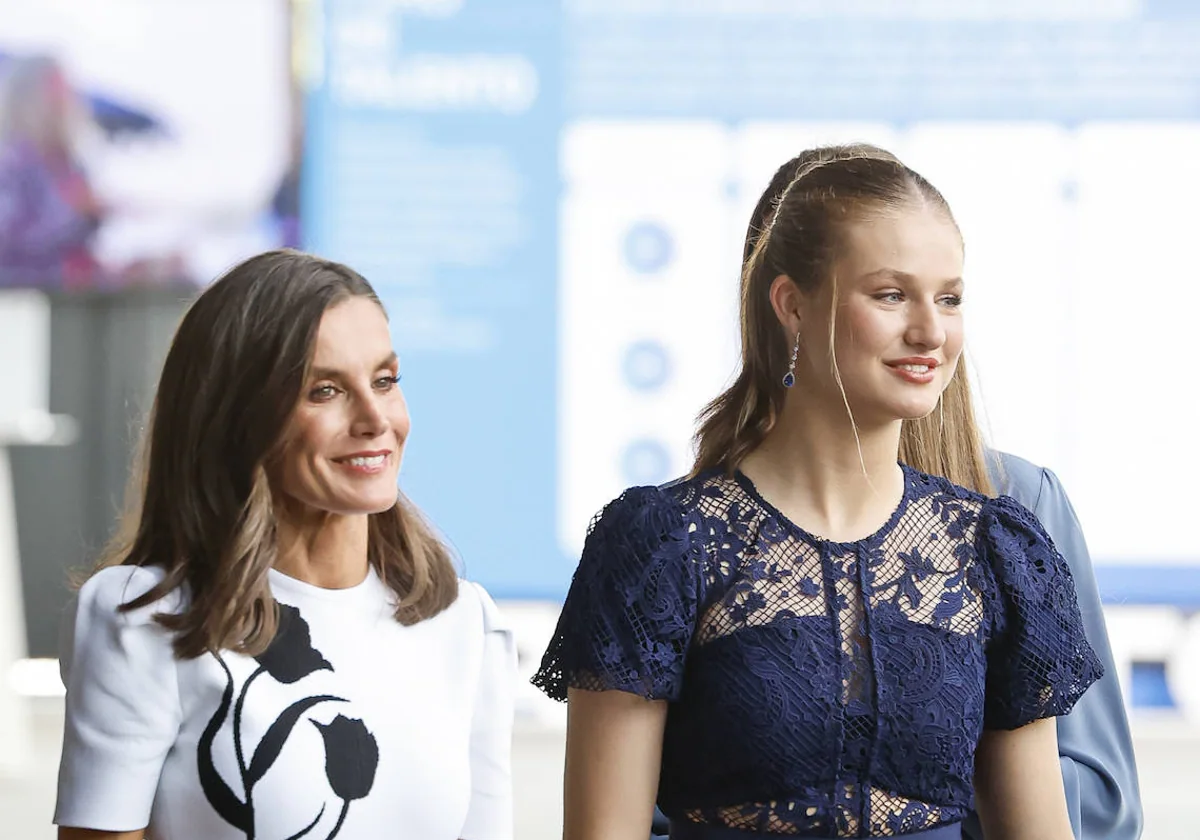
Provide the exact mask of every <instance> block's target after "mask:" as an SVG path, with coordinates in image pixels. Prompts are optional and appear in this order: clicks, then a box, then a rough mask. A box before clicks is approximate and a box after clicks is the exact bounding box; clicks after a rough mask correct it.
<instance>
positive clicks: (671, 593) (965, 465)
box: [535, 147, 1103, 840]
mask: <svg viewBox="0 0 1200 840" xmlns="http://www.w3.org/2000/svg"><path fill="white" fill-rule="evenodd" d="M962 261H963V249H962V241H961V237H960V235H959V231H958V228H957V226H956V224H955V222H954V219H953V216H952V215H951V213H950V209H949V207H948V206H947V204H946V202H945V200H944V198H943V197H942V196H941V194H940V193H939V192H938V191H937V190H936V189H935V188H934V187H933V186H932V185H931V184H930V183H929V182H928V181H927V180H925V179H924V178H922V177H921V176H920V175H919V174H917V173H916V172H913V171H912V170H911V169H908V168H907V167H905V166H904V165H903V164H902V163H900V162H899V161H897V160H896V159H895V158H894V157H893V156H891V155H889V154H887V153H884V152H882V151H881V150H877V149H872V148H870V147H839V148H829V149H819V150H813V151H812V152H810V153H809V155H808V161H807V164H806V165H804V166H802V167H799V168H798V171H796V172H795V175H794V177H792V178H790V180H789V183H788V185H787V188H786V189H785V190H784V191H783V194H782V197H781V198H780V199H779V201H778V203H777V206H776V207H774V208H773V210H772V212H771V213H770V221H769V223H768V224H767V225H766V227H765V229H764V230H763V231H762V233H761V235H760V236H758V237H757V241H756V242H755V243H754V247H753V252H752V254H751V256H750V258H749V260H748V262H747V265H746V268H745V271H744V273H743V279H742V297H741V322H742V332H741V338H742V365H741V370H740V371H739V374H738V376H737V378H736V380H735V381H734V383H733V384H732V385H731V386H730V387H729V389H728V390H726V392H725V393H723V394H722V395H720V396H719V397H718V398H717V399H716V400H714V401H713V402H712V403H711V404H710V405H709V406H708V407H707V409H706V410H705V413H704V415H703V416H702V423H701V427H700V431H699V434H698V440H697V443H698V447H697V448H698V453H697V461H696V466H695V470H694V472H693V474H692V475H690V476H689V477H688V478H686V479H684V480H681V481H679V482H676V483H674V484H671V485H667V486H665V487H660V488H646V487H643V488H632V489H630V490H628V491H626V492H625V493H624V494H622V496H621V497H620V498H618V499H617V500H615V501H614V502H612V503H611V504H610V505H609V506H608V507H606V508H605V510H604V512H603V513H602V514H601V515H600V516H599V518H598V519H597V521H596V522H595V524H594V525H593V528H592V530H591V533H590V534H589V536H588V540H587V543H586V544H585V548H584V552H583V557H582V559H581V561H580V565H579V569H578V570H577V572H576V575H575V579H574V581H573V582H572V587H571V592H570V594H569V595H568V598H567V603H566V605H565V606H564V609H563V614H562V617H561V619H560V622H559V627H558V631H557V633H556V635H555V638H554V640H553V641H552V642H551V645H550V647H549V649H548V650H547V653H546V657H545V659H544V661H543V663H542V668H541V670H540V671H539V674H538V675H537V677H536V678H535V682H537V683H538V684H539V685H540V686H541V687H543V688H544V689H545V690H546V691H547V692H548V693H549V694H550V695H551V696H554V697H557V698H564V697H568V696H569V704H568V732H567V767H566V790H565V818H566V829H565V836H566V837H567V838H568V840H588V839H589V838H601V837H603V838H606V840H609V839H610V838H611V839H612V840H621V838H630V840H632V839H633V838H637V840H641V838H644V837H645V836H646V834H647V832H648V829H649V825H650V819H651V812H652V809H653V805H654V802H655V800H656V798H657V801H658V803H659V804H660V805H661V806H662V809H663V811H664V812H665V813H666V814H667V815H668V816H669V817H670V820H671V828H670V830H671V836H672V837H673V838H683V839H684V840H688V838H701V839H702V840H719V839H720V840H724V839H725V838H728V840H733V838H741V837H756V836H800V837H901V836H919V837H923V838H927V840H950V838H958V837H961V835H962V826H963V821H964V820H965V819H966V818H967V817H968V816H969V815H970V813H971V811H972V808H973V807H975V808H977V809H978V812H979V815H980V817H981V819H982V822H983V824H984V828H985V830H986V833H987V836H988V837H989V840H995V838H1000V840H1009V839H1010V838H1011V839H1012V840H1018V839H1019V838H1034V837H1036V838H1039V840H1042V838H1062V840H1067V838H1071V836H1072V834H1071V824H1070V820H1069V817H1068V813H1067V807H1066V799H1065V796H1064V794H1063V782H1062V775H1061V774H1060V772H1059V764H1058V751H1057V748H1056V740H1055V727H1054V717H1055V716H1057V715H1060V714H1064V713H1065V712H1067V711H1068V710H1069V709H1070V708H1071V706H1072V705H1073V704H1074V703H1075V701H1076V700H1077V699H1078V698H1079V696H1080V695H1081V694H1082V693H1083V691H1084V690H1085V689H1086V688H1087V687H1088V686H1089V685H1090V684H1091V683H1092V682H1094V681H1095V680H1096V679H1097V678H1098V677H1099V676H1100V674H1101V673H1102V670H1103V669H1102V666H1101V664H1100V662H1099V661H1098V660H1097V658H1096V656H1095V654H1094V653H1093V651H1092V649H1091V647H1090V646H1089V644H1088V641H1087V639H1086V637H1085V634H1084V630H1083V627H1082V622H1081V619H1080V614H1079V608H1078V605H1077V603H1076V600H1075V591H1074V587H1073V583H1072V580H1071V575H1070V571H1069V569H1068V567H1067V565H1066V563H1065V562H1064V561H1063V559H1062V557H1061V556H1060V555H1059V554H1058V552H1057V551H1056V550H1055V548H1054V546H1053V543H1052V541H1051V539H1050V538H1049V537H1048V536H1047V535H1046V533H1045V531H1044V529H1043V528H1042V526H1041V525H1040V523H1039V522H1038V521H1037V519H1036V518H1035V517H1034V516H1033V515H1032V514H1031V513H1030V512H1029V511H1028V510H1026V509H1025V508H1024V507H1022V506H1021V505H1020V504H1018V503H1017V502H1015V501H1014V500H1012V499H1010V498H1007V497H1000V498H992V497H991V496H990V495H988V494H987V490H988V489H989V485H988V483H987V482H988V477H987V464H986V461H985V457H984V451H983V447H982V445H981V443H980V435H979V434H978V431H977V429H976V427H975V423H974V418H973V417H972V415H971V405H970V398H969V394H967V393H966V392H965V390H963V388H965V380H959V381H958V382H957V384H956V370H957V366H958V362H959V358H960V355H961V351H962V345H963V338H964V331H963V322H962V314H961V299H962V295H963V291H964V284H963V280H962ZM960 386H961V387H960ZM922 418H925V419H924V420H923V421H922ZM914 421H921V422H924V423H926V424H934V427H935V428H936V430H937V434H938V436H937V437H932V438H931V437H928V436H925V437H918V438H916V439H915V441H916V442H917V443H921V442H922V441H924V442H926V443H928V444H930V445H932V446H933V448H934V451H930V452H924V453H922V452H913V451H911V450H909V451H906V452H904V453H902V451H901V446H902V432H903V429H904V427H905V425H906V424H909V423H913V422H914ZM913 440H914V439H913V438H912V436H909V437H908V439H906V440H905V443H906V444H908V443H911V442H913ZM914 462H916V463H920V464H921V465H922V466H923V467H924V469H925V470H929V472H924V471H922V470H920V469H917V468H915V467H913V466H910V464H912V463H914ZM947 475H949V476H951V477H953V478H955V479H957V480H958V481H959V482H965V483H967V484H968V485H969V486H963V483H955V482H954V481H951V480H950V479H948V478H946V477H945V476H947Z"/></svg>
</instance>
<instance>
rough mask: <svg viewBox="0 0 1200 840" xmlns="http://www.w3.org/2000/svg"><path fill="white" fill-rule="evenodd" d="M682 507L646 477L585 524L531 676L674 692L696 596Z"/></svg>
mask: <svg viewBox="0 0 1200 840" xmlns="http://www.w3.org/2000/svg"><path fill="white" fill-rule="evenodd" d="M691 554H692V550H691V531H690V528H689V525H688V521H687V518H686V516H685V515H684V513H683V511H682V509H681V508H680V507H679V506H678V505H677V504H676V503H675V502H674V501H673V500H671V499H669V498H668V497H666V496H665V495H664V494H663V493H662V492H661V491H659V490H658V489H656V488H653V487H636V488H633V489H631V490H627V491H626V492H625V493H624V494H623V495H622V496H621V497H620V498H618V499H617V500H615V501H613V502H611V503H610V504H609V505H608V506H607V507H606V508H605V509H604V511H603V512H602V513H601V514H600V516H599V517H598V518H597V519H596V520H595V522H594V523H593V525H592V528H591V531H590V533H589V534H588V538H587V541H586V542H585V543H584V548H583V556H582V558H581V559H580V561H579V568H578V569H576V571H575V577H574V579H573V580H572V581H571V589H570V592H569V593H568V594H567V600H566V603H565V604H564V606H563V611H562V615H561V616H560V617H559V620H558V628H557V629H556V630H555V633H554V637H553V639H552V640H551V642H550V645H549V647H548V648H547V649H546V654H545V656H544V657H543V659H542V664H541V667H540V668H539V669H538V672H537V673H536V674H535V675H534V677H533V684H534V685H536V686H537V687H538V688H540V689H541V690H542V691H544V692H545V693H546V694H547V695H549V696H550V697H552V698H554V699H555V700H564V699H566V696H567V689H568V688H582V689H587V690H590V691H608V690H617V691H627V692H630V693H633V694H638V695H641V696H642V697H645V698H647V699H651V700H659V699H666V700H673V699H675V698H676V697H677V696H678V693H679V687H680V682H681V679H682V676H683V660H684V656H685V654H686V652H687V648H688V645H689V643H690V641H691V637H692V628H693V626H694V624H695V619H696V609H697V603H698V601H699V590H700V583H699V570H698V568H697V566H696V563H695V561H694V559H693V558H692V556H691Z"/></svg>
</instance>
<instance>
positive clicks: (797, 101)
mask: <svg viewBox="0 0 1200 840" xmlns="http://www.w3.org/2000/svg"><path fill="white" fill-rule="evenodd" d="M846 140H864V141H868V142H874V143H877V144H880V145H883V146H885V147H886V148H888V149H890V150H891V151H893V152H895V153H897V154H898V155H899V156H900V157H901V158H903V159H904V160H905V161H906V162H907V163H908V164H909V165H911V166H913V167H914V168H916V169H917V170H918V171H920V172H921V173H922V174H924V175H925V176H926V177H928V178H929V179H930V180H931V181H933V183H934V184H936V185H937V186H938V187H939V188H940V189H941V190H942V191H943V192H944V193H945V194H946V196H947V198H948V199H949V201H950V204H951V206H952V207H953V209H954V211H955V213H956V215H957V216H958V220H959V222H960V225H961V227H962V230H963V234H964V237H965V240H966V252H967V281H968V288H969V296H968V299H967V310H966V311H967V314H968V319H969V320H968V352H969V354H970V358H971V370H972V374H973V376H974V378H975V381H976V386H977V393H978V394H979V395H980V410H981V413H982V416H983V417H984V418H985V420H986V425H987V431H988V434H989V439H990V441H991V443H992V444H993V445H994V446H997V447H999V448H1002V449H1005V450H1008V451H1011V452H1014V453H1016V454H1019V455H1021V456H1023V457H1025V458H1028V459H1030V460H1033V461H1035V462H1037V463H1040V464H1043V465H1045V466H1047V467H1049V468H1051V469H1052V470H1054V471H1055V473H1057V475H1058V476H1059V477H1060V478H1061V479H1062V481H1063V483H1064V484H1065V486H1066V488H1067V490H1068V491H1069V493H1070V495H1071V497H1072V499H1073V501H1074V503H1075V505H1076V508H1077V511H1078V514H1079V517H1080V519H1081V521H1082V524H1083V528H1084V532H1085V533H1086V534H1087V536H1088V540H1089V543H1090V547H1091V550H1092V555H1093V558H1094V560H1095V564H1096V575H1097V578H1098V580H1099V584H1100V589H1101V593H1102V596H1103V598H1104V602H1105V609H1106V615H1107V619H1108V624H1109V630H1110V634H1111V637H1112V643H1113V647H1114V650H1115V653H1116V657H1117V664H1118V670H1119V675H1120V679H1121V682H1122V685H1123V687H1124V690H1125V694H1126V700H1127V703H1128V706H1129V712H1130V716H1131V721H1132V724H1133V729H1134V736H1135V741H1136V747H1137V758H1138V763H1139V768H1140V774H1141V783H1142V792H1143V797H1144V804H1145V809H1146V833H1145V836H1146V837H1147V838H1149V840H1169V839H1170V838H1185V837H1186V838H1193V837H1195V836H1197V832H1198V829H1197V827H1196V821H1195V819H1194V818H1193V817H1189V814H1190V813H1191V812H1192V811H1193V810H1194V809H1192V808H1191V807H1190V802H1189V798H1188V794H1189V793H1190V792H1191V791H1193V790H1194V789H1195V788H1196V786H1197V785H1198V784H1200V548H1198V545H1197V538H1196V536H1195V535H1194V522H1195V520H1196V517H1197V510H1198V508H1200V491H1198V490H1197V487H1196V477H1197V476H1198V475H1200V441H1198V440H1197V436H1198V434H1200V432H1198V430H1200V397H1198V396H1197V393H1198V390H1200V389H1198V388H1197V383H1200V376H1198V375H1197V372H1196V364H1195V361H1194V358H1193V357H1194V345H1195V335H1196V332H1197V329H1198V328H1200V308H1198V307H1197V305H1196V303H1195V298H1196V289H1197V288H1198V284H1197V281H1198V280H1200V269H1198V268H1197V261H1196V258H1195V246H1194V242H1195V238H1196V237H1195V230H1196V226H1197V224H1198V222H1200V218H1198V217H1197V214H1196V210H1195V202H1196V197H1197V195H1200V6H1197V4H1195V3H1193V2H1190V0H1038V2H1032V0H953V2H952V1H951V0H886V2H885V0H840V2H838V3H834V2H832V0H829V2H819V0H737V2H733V0H504V2H500V1H499V0H290V1H289V0H170V2H167V0H38V2H37V3H29V2H25V0H0V362H2V363H3V366H4V369H5V371H6V373H7V378H6V382H5V385H4V387H3V388H0V814H3V820H4V822H5V826H6V828H5V831H6V832H8V831H12V832H15V833H12V834H6V836H12V837H19V838H33V839H34V840H36V839H37V838H49V837H52V836H53V829H52V828H51V827H50V825H49V819H50V815H51V810H52V803H53V797H54V775H55V772H56V766H57V759H58V749H59V739H60V733H59V728H60V727H61V715H62V700H61V695H62V685H61V682H60V681H59V679H58V674H57V663H56V661H55V656H56V639H57V632H58V623H59V616H60V614H61V610H62V608H63V606H64V605H65V603H66V601H67V599H68V598H69V597H70V596H69V590H68V588H67V585H66V581H67V575H68V572H69V571H70V570H72V569H80V568H86V567H87V566H88V565H89V564H90V563H91V561H92V560H93V558H94V556H95V553H96V552H97V550H98V549H99V548H100V546H101V545H102V544H103V542H104V540H105V539H106V537H107V535H108V534H109V531H110V529H111V528H112V526H113V523H114V521H115V516H116V512H117V510H118V509H119V506H120V501H121V497H122V492H123V486H124V482H125V478H126V475H127V471H128V463H129V459H130V455H131V448H132V445H133V444H132V442H133V441H134V440H135V439H136V435H137V432H138V429H139V427H140V424H141V422H142V418H143V415H144V412H145V411H146V409H147V408H148V406H149V403H150V399H151V397H152V388H153V384H154V382H155V380H156V378H157V376H158V371H159V366H160V365H161V362H162V358H163V356H164V354H165V351H166V347H167V345H168V343H169V341H170V338H171V335H172V332H173V329H174V326H175V324H176V323H177V321H178V319H179V317H180V315H181V314H182V312H183V309H184V308H185V307H186V305H187V303H188V301H189V300H190V299H191V298H192V297H193V296H194V295H195V294H196V292H197V291H198V290H199V289H201V288H203V286H204V285H205V284H207V283H209V282H211V281H212V280H213V279H214V278H215V277H216V276H218V275H219V274H220V273H221V272H222V271H223V270H225V269H226V268H227V267H229V266H230V265H231V264H232V263H234V262H235V261H237V260H240V259H241V258H243V257H246V256H249V255H250V254H253V253H255V252H257V251H260V250H264V249H266V248H271V247H277V246H281V245H287V246H294V247H301V248H304V249H306V250H311V251H315V252H318V253H320V254H322V255H325V256H328V257H331V258H334V259H337V260H342V261H345V262H348V263H349V264H351V265H353V266H354V267H355V268H357V269H358V270H360V271H361V272H363V273H364V274H365V275H366V276H367V277H368V278H369V279H370V280H371V281H372V283H374V284H375V285H376V287H377V288H378V289H379V291H380V292H381V295H382V297H383V299H384V301H385V304H386V305H387V307H388V309H389V310H390V314H391V317H392V323H393V333H394V338H395V342H396V346H397V350H398V352H399V353H400V356H401V359H402V367H403V371H404V377H405V380H404V385H405V390H406V395H407V397H408V400H409V404H410V408H411V411H412V414H413V417H414V432H413V438H412V442H411V445H410V446H409V448H408V450H407V452H406V460H405V468H404V474H403V476H402V479H401V482H402V484H403V486H404V488H405V490H406V492H408V493H409V495H410V496H412V497H413V498H414V499H415V500H416V501H417V503H418V504H419V505H421V506H422V507H423V508H424V509H425V510H426V511H427V512H428V513H429V515H430V516H431V518H432V519H433V520H434V521H435V522H436V523H437V524H438V525H439V527H440V528H441V529H442V530H443V531H444V532H445V534H446V536H447V538H448V539H449V540H450V541H451V542H452V543H453V545H454V547H455V549H456V550H457V552H458V553H459V554H460V555H461V557H462V559H463V562H464V566H465V569H466V573H467V575H468V576H469V577H471V578H474V579H476V580H479V581H481V582H482V583H483V584H484V585H485V586H486V587H487V588H488V589H489V590H490V591H491V593H492V594H493V595H494V596H495V597H496V598H497V599H498V600H499V601H500V602H501V605H502V608H503V609H504V610H505V611H506V612H507V613H508V615H509V616H510V618H511V620H512V621H513V622H514V623H515V624H516V626H517V628H518V640H519V643H520V646H521V655H522V663H521V665H522V670H523V674H524V675H525V676H528V675H529V674H531V673H532V671H533V670H534V668H535V667H536V664H537V661H538V659H539V658H540V656H541V653H542V650H543V648H544V646H545V644H546V642H547V640H548V638H549V634H550V631H551V630H552V628H553V624H554V621H555V619H556V618H557V614H558V610H559V606H560V604H561V599H562V597H563V596H564V594H565V592H566V588H567V585H568V583H569V581H570V576H571V573H572V572H573V570H574V566H575V562H576V560H577V557H578V552H579V549H580V547H581V545H582V541H583V537H584V534H585V530H586V527H587V523H588V521H589V519H590V518H591V517H592V515H593V514H594V513H595V512H596V511H598V510H599V509H600V507H601V506H602V505H603V504H604V503H605V502H606V501H607V500H609V499H610V498H612V497H613V496H615V495H617V494H618V493H619V492H620V491H621V489H623V488H624V487H625V486H627V485H630V484H646V483H658V482H662V481H665V480H668V479H670V478H672V477H675V476H677V475H679V474H682V473H684V472H685V471H686V470H687V469H688V466H689V464H690V457H691V450H690V436H691V432H692V428H693V419H694V417H695V415H696V413H697V411H698V410H699V409H700V407H701V406H702V405H703V404H704V403H705V402H706V401H707V400H708V399H710V398H711V397H712V396H714V395H715V394H716V393H717V392H718V391H719V390H720V389H721V387H722V386H723V385H724V384H725V383H726V382H727V380H728V379H729V377H730V375H731V373H732V371H733V368H734V364H735V360H736V354H737V334H736V327H737V323H736V306H737V282H738V262H739V258H740V252H741V243H742V238H743V236H744V232H745V226H746V223H747V221H748V219H749V215H750V210H751V208H752V207H753V206H754V204H755V202H756V201H757V199H758V196H759V194H760V192H761V190H762V189H763V188H765V186H766V184H767V182H768V180H769V178H770V176H771V174H772V173H773V172H774V170H775V168H776V167H777V166H779V164H781V163H783V162H784V161H785V160H787V159H788V158H790V157H792V156H793V155H795V154H796V153H797V152H799V151H800V150H802V149H803V148H806V147H808V146H811V145H814V144H816V143H822V142H838V141H846ZM521 691H522V694H521V702H520V708H519V719H518V726H517V738H516V747H515V748H516V774H517V779H516V781H517V821H518V835H517V836H518V837H519V838H530V839H531V840H540V838H551V837H557V836H559V830H560V828H559V827H560V819H561V814H560V802H559V790H560V784H561V763H562V727H563V714H562V709H561V708H559V707H557V706H555V705H554V704H551V703H549V702H548V701H545V700H543V699H542V698H541V697H540V696H539V695H537V694H536V692H535V691H534V690H533V689H532V688H522V689H521Z"/></svg>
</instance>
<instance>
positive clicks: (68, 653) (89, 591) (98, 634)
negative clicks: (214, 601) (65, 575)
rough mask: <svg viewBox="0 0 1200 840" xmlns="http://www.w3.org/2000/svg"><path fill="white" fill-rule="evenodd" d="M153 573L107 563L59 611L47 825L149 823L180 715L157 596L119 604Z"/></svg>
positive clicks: (123, 827) (144, 586)
mask: <svg viewBox="0 0 1200 840" xmlns="http://www.w3.org/2000/svg"><path fill="white" fill-rule="evenodd" d="M160 574H161V573H160V572H159V571H158V570H152V569H143V568H138V567H131V566H116V567H112V568H108V569H104V570H102V571H100V572H98V573H96V574H95V575H93V576H92V577H91V578H90V579H89V580H88V581H87V582H86V583H85V584H84V585H83V586H82V587H81V588H80V590H79V592H78V594H77V597H76V599H75V602H74V604H73V605H72V606H71V607H69V608H68V610H67V614H66V615H65V617H64V625H63V633H62V640H61V645H60V648H61V649H60V653H59V659H60V669H61V672H62V677H63V683H64V684H65V685H66V688H67V696H66V720H65V724H64V730H63V749H62V759H61V763H60V765H59V774H58V804H57V807H56V809H55V813H54V822H55V823H56V824H58V825H63V826H74V827H79V828H90V829H96V830H100V831H136V830H137V829H140V828H143V827H145V826H146V825H147V824H148V823H149V821H150V810H151V806H152V805H153V803H154V797H155V793H156V792H157V790H158V780H159V774H160V773H161V771H162V766H163V762H164V761H165V760H166V756H167V752H168V751H169V750H170V749H171V747H172V745H173V744H174V743H175V738H176V736H177V734H178V732H179V726H180V722H181V718H182V714H181V711H180V704H179V688H178V679H177V676H176V665H175V655H174V651H173V649H172V647H171V635H170V633H169V632H168V631H167V630H165V629H164V628H163V627H161V626H160V625H158V624H157V623H156V622H155V621H154V619H153V616H154V614H155V613H157V612H163V611H166V610H168V609H169V605H167V606H164V604H163V603H162V602H160V603H157V604H151V605H149V606H147V607H143V608H142V609H138V610H133V611H131V612H119V611H118V609H117V608H118V607H119V606H120V605H121V604H123V603H126V602H128V601H130V600H132V599H134V598H136V597H138V596H140V595H142V594H143V593H144V592H146V591H148V590H149V589H150V588H151V587H153V586H154V585H155V584H156V583H157V582H158V578H159V575H160Z"/></svg>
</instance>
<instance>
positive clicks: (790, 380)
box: [783, 333, 800, 388]
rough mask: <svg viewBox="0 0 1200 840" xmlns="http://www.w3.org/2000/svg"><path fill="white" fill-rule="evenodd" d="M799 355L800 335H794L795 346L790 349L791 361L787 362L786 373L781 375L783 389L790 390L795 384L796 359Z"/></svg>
mask: <svg viewBox="0 0 1200 840" xmlns="http://www.w3.org/2000/svg"><path fill="white" fill-rule="evenodd" d="M799 355H800V333H796V345H795V346H794V347H793V348H792V360H791V361H790V362H788V369H787V373H785V374H784V375H783V387H784V388H791V387H792V386H793V385H795V384H796V357H797V356H799Z"/></svg>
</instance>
